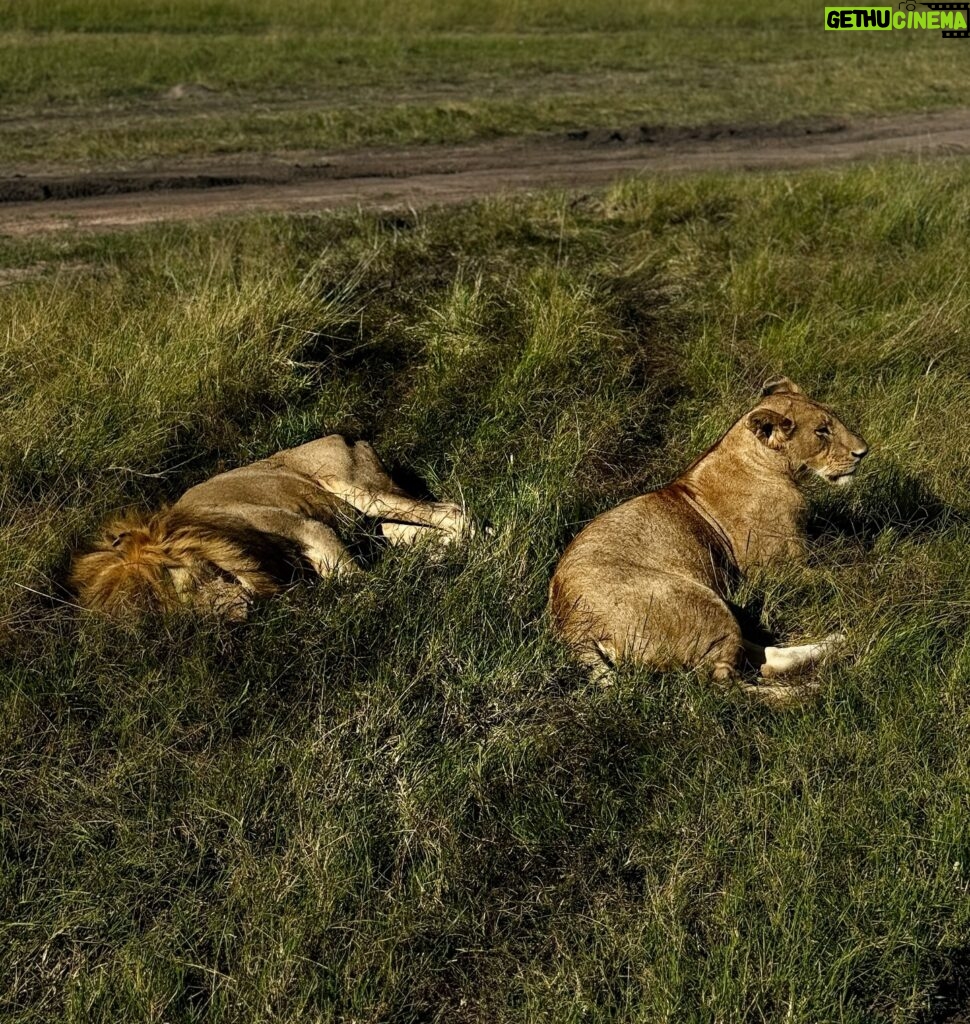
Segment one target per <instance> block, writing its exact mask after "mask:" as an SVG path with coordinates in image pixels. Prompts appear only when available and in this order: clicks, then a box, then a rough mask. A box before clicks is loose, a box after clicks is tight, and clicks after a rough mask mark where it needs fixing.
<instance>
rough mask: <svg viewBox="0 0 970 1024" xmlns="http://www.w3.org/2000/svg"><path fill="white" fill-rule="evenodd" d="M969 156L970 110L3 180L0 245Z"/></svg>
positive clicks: (596, 132)
mask: <svg viewBox="0 0 970 1024" xmlns="http://www.w3.org/2000/svg"><path fill="white" fill-rule="evenodd" d="M968 154H970V111H967V110H958V111H947V112H945V113H939V114H919V115H906V116H902V117H894V118H879V119H870V120H859V121H837V120H830V121H813V122H807V121H803V122H797V123H791V124H785V125H777V126H771V127H765V126H751V125H748V126H745V125H721V126H713V127H708V128H701V129H686V128H668V127H656V128H652V127H649V126H637V127H636V128H633V129H619V130H616V131H610V130H604V129H592V130H589V131H585V130H580V129H577V130H576V131H571V132H567V133H560V134H555V135H544V136H531V137H526V138H516V139H501V140H498V141H494V142H480V143H475V144H470V145H464V146H450V147H437V146H423V147H417V148H412V149H395V150H377V149H371V150H357V151H354V152H346V153H298V154H296V153H289V154H286V155H285V156H260V155H240V156H227V157H221V158H218V159H215V158H210V159H207V160H204V161H194V162H191V161H186V162H179V163H170V164H166V165H164V166H159V167H153V168H151V169H150V170H137V171H102V172H96V173H88V174H81V175H69V174H64V173H51V174H36V175H34V174H31V175H16V176H12V177H6V178H3V177H0V234H6V235H25V234H31V233H36V232H46V231H56V230H60V229H65V228H71V229H75V230H85V229H114V228H123V227H128V226H134V225H139V224H147V223H151V222H155V221H166V220H199V219H201V218H205V217H213V216H221V215H231V214H245V213H256V212H273V213H281V212H301V213H306V212H312V211H318V210H330V209H335V208H338V207H348V206H350V207H355V206H360V207H363V208H365V209H378V210H382V209H395V208H397V209H400V208H406V207H415V208H418V207H422V206H429V205H433V204H439V203H456V202H461V201H463V200H469V199H474V198H478V197H481V196H485V195H490V194H495V193H503V192H512V191H522V190H528V189H536V188H543V187H548V186H553V187H563V188H598V187H602V186H604V185H607V184H609V183H610V182H612V181H615V180H616V179H618V178H621V177H630V176H636V175H642V174H650V173H654V172H673V173H676V172H689V171H719V170H733V171H739V170H763V169H784V168H792V169H797V168H804V167H814V166H819V165H824V164H835V163H842V162H848V161H860V160H873V159H877V158H880V157H884V156H908V157H916V158H930V157H935V156H940V155H968Z"/></svg>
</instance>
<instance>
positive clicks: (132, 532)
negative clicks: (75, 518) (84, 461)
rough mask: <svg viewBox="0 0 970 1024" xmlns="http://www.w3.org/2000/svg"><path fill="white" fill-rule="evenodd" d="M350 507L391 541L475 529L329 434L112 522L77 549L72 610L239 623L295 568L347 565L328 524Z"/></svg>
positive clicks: (331, 570) (368, 454)
mask: <svg viewBox="0 0 970 1024" xmlns="http://www.w3.org/2000/svg"><path fill="white" fill-rule="evenodd" d="M355 509H356V510H357V511H358V512H361V513H363V514H364V515H365V516H368V517H371V518H373V519H377V520H379V521H381V526H380V529H381V532H382V533H383V535H384V537H385V538H387V540H388V541H389V542H390V543H392V544H410V543H413V542H414V541H416V540H417V539H418V538H419V537H421V536H428V535H431V536H434V537H435V538H437V540H438V541H439V542H443V543H445V544H449V543H451V542H453V541H455V540H458V539H460V538H463V537H466V536H469V535H470V534H471V533H472V532H473V531H472V525H471V523H470V521H469V520H468V519H467V518H466V516H465V514H464V512H463V511H462V509H461V508H460V507H459V506H458V505H455V504H451V503H448V502H428V501H420V500H418V499H417V498H415V497H413V496H412V495H410V494H408V493H407V492H406V491H405V490H403V489H402V488H401V487H399V486H398V485H397V484H396V483H394V481H393V480H392V479H391V478H390V476H389V475H388V473H387V470H386V469H385V468H384V466H383V465H382V463H381V461H380V459H379V458H378V456H377V453H376V452H375V451H374V449H373V448H372V447H371V446H370V445H369V444H368V443H367V442H366V441H357V442H356V443H351V442H349V441H348V440H347V439H346V438H344V437H343V436H341V435H340V434H331V435H329V436H327V437H322V438H320V439H318V440H316V441H311V442H309V443H308V444H304V445H301V446H300V447H298V448H291V449H288V450H286V451H281V452H278V453H277V454H275V455H273V456H271V457H270V458H268V459H262V460H261V461H259V462H254V463H251V464H250V465H247V466H242V467H240V468H238V469H233V470H230V471H229V472H226V473H220V474H219V475H218V476H214V477H212V478H211V479H209V480H206V481H205V482H204V483H201V484H198V485H197V486H195V487H192V488H190V489H189V490H188V491H186V492H185V494H183V495H182V497H181V498H179V499H178V501H176V502H175V504H174V505H172V506H171V507H170V508H169V509H167V510H165V511H162V512H160V513H157V514H156V515H153V516H141V515H135V516H130V517H127V518H122V519H119V520H116V521H114V522H112V523H110V524H109V525H108V526H107V527H106V529H105V530H104V533H103V535H102V536H101V538H100V540H98V541H97V542H96V543H95V544H94V545H93V547H92V548H91V550H89V551H87V552H85V553H83V554H79V555H77V556H75V558H74V560H73V563H72V567H71V571H70V577H69V584H70V586H71V587H72V589H73V590H74V591H75V593H76V594H77V598H78V603H79V604H80V605H81V606H82V607H84V608H88V609H93V610H95V611H99V612H103V613H106V614H108V615H109V616H113V617H126V616H129V615H131V614H132V613H136V612H149V611H156V612H170V611H173V610H175V609H178V608H186V607H189V608H192V609H194V610H197V611H202V612H206V613H212V614H215V615H217V616H221V617H224V618H227V619H231V620H241V619H245V618H246V617H247V615H248V611H249V608H250V605H251V604H252V603H253V601H254V600H256V599H258V598H262V597H266V596H269V595H272V594H276V593H278V592H279V591H280V590H281V589H282V588H283V587H284V586H286V585H287V584H288V583H290V582H292V580H293V579H294V578H296V576H297V575H299V573H300V572H301V570H307V569H308V570H309V571H310V572H312V573H314V574H316V575H317V576H330V575H334V574H340V573H347V572H352V571H354V570H355V569H356V563H355V562H354V561H353V559H352V558H351V556H350V553H349V552H348V550H347V548H346V547H345V546H344V544H343V543H342V542H341V540H340V539H339V537H338V536H337V533H336V532H335V530H334V526H336V525H338V524H339V523H340V522H346V521H347V520H348V519H349V517H350V516H351V515H352V514H353V510H355Z"/></svg>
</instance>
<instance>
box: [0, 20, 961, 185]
mask: <svg viewBox="0 0 970 1024" xmlns="http://www.w3.org/2000/svg"><path fill="white" fill-rule="evenodd" d="M965 50H966V46H965V44H964V43H962V42H961V41H959V40H956V41H954V40H943V39H941V38H940V37H939V33H936V32H905V31H903V32H896V31H894V32H886V33H868V32H856V33H851V32H850V33H835V32H826V31H824V29H823V11H822V8H821V7H819V6H818V5H817V4H816V3H815V2H814V0H798V2H797V3H791V4H785V5H781V6H777V7H776V8H768V7H766V6H765V5H764V4H762V3H758V2H755V0H738V2H737V3H732V4H730V5H712V4H708V3H702V2H700V0H687V2H685V3H678V4H672V3H668V2H665V0H653V2H652V3H650V4H642V3H612V2H611V3H604V2H597V3H592V2H585V3H579V2H570V3H566V4H564V3H561V2H552V0H537V2H533V3H530V4H525V3H520V2H512V0H503V2H502V3H498V2H491V3H485V2H479V3H471V4H469V3H464V2H463V3H457V2H446V3H442V2H438V0H435V2H432V0H416V2H414V3H409V4H406V5H404V4H399V3H390V2H387V0H369V2H365V3H355V4H351V3H346V2H344V0H330V2H326V3H321V2H317V0H312V2H311V0H286V2H281V3H273V4H271V3H269V2H267V0H242V2H237V3H232V4H229V3H217V2H212V3H204V4H200V3H198V2H196V0H191V2H189V0H173V2H170V3H166V4H156V5H152V7H151V9H150V10H146V5H145V4H143V3H140V2H137V0H97V2H88V3H80V2H78V0H51V2H44V3H40V2H36V0H24V2H21V3H18V4H16V5H10V9H9V10H8V11H6V12H5V17H4V21H3V25H2V27H0V113H2V114H3V118H2V123H0V149H2V152H3V158H2V163H3V165H4V166H5V167H6V169H7V172H8V173H9V171H10V170H11V169H16V168H18V167H23V168H26V167H29V166H31V165H36V164H38V163H42V164H47V165H49V164H51V163H54V164H58V163H72V162H82V163H87V164H92V165H94V164H99V163H107V164H119V163H121V164H123V163H128V162H131V161H143V160H149V161H150V160H154V159H162V158H165V157H171V156H177V155H200V154H202V155H204V154H215V153H233V152H241V151H255V152H266V151H271V150H291V151H294V150H301V149H304V150H305V149H321V148H323V149H326V148H333V147H347V146H357V145H369V144H385V145H386V144H398V143H427V142H458V141H464V140H468V139H487V138H493V137H496V136H500V135H513V134H520V133H523V132H526V133H527V132H533V131H548V130H555V129H560V130H562V129H569V128H576V127H602V126H607V127H616V126H629V125H635V124H639V123H648V124H658V123H663V124H703V123H709V122H730V123H737V122H749V123H750V122H769V123H770V122H780V121H788V120H792V119H797V118H803V117H826V118H831V117H844V116H856V115H865V114H873V113H893V112H901V111H921V110H931V109H943V108H948V107H949V108H952V107H960V106H962V105H964V104H965V102H966V95H967V92H968V86H970V77H968V75H970V73H968V71H967V67H968V65H967V61H966V59H965ZM177 86H183V87H184V86H188V87H190V92H189V95H187V96H183V97H182V98H180V99H172V98H170V96H169V93H170V90H172V89H173V88H174V87H177ZM192 89H195V90H196V93H195V94H193V93H192V91H191V90H192Z"/></svg>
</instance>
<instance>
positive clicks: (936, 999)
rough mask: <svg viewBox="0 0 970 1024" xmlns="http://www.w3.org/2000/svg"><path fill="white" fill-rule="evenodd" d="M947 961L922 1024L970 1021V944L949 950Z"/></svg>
mask: <svg viewBox="0 0 970 1024" xmlns="http://www.w3.org/2000/svg"><path fill="white" fill-rule="evenodd" d="M945 963H946V967H945V971H944V972H943V978H942V980H941V981H940V982H939V983H938V984H937V986H936V988H935V990H934V991H933V992H932V993H931V995H930V997H929V1004H930V1005H929V1009H928V1010H927V1011H926V1013H925V1014H924V1015H923V1016H922V1017H920V1024H970V946H959V947H957V948H955V949H951V950H948V951H947V955H946V961H945Z"/></svg>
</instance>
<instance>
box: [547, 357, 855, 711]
mask: <svg viewBox="0 0 970 1024" xmlns="http://www.w3.org/2000/svg"><path fill="white" fill-rule="evenodd" d="M868 450H869V447H868V445H867V444H866V442H865V441H864V440H863V438H862V437H860V436H859V435H858V434H855V433H853V432H852V431H851V430H849V429H848V427H846V426H845V424H844V423H842V421H841V420H840V419H839V418H838V417H837V416H836V415H835V414H834V413H833V412H832V410H831V409H828V408H827V407H826V406H824V405H821V404H819V403H818V402H815V401H813V400H812V399H810V398H809V397H808V396H807V395H806V394H805V393H804V392H803V391H802V389H801V388H800V387H798V386H797V385H796V384H793V383H792V382H791V381H790V380H788V378H787V377H782V378H779V379H776V380H771V381H769V382H768V383H766V384H765V386H764V389H763V391H762V398H761V400H760V401H759V402H758V404H757V405H756V406H755V407H754V408H753V409H752V410H750V411H749V412H748V413H746V414H745V415H744V416H742V417H741V419H739V420H738V421H737V423H735V424H734V426H732V427H731V429H730V430H728V431H727V433H726V434H724V436H723V437H721V439H720V440H719V441H717V442H716V443H715V444H714V445H713V446H712V447H711V448H709V449H708V450H707V451H706V452H704V454H703V455H701V456H700V458H698V459H697V460H696V461H695V462H693V463H692V464H691V465H690V466H689V467H688V468H687V469H686V470H685V471H684V472H683V473H682V474H681V475H680V476H679V477H678V478H677V479H676V480H674V482H673V483H671V484H668V485H667V486H666V487H663V488H661V489H660V490H656V491H651V492H649V493H648V494H643V495H641V496H640V497H636V498H633V499H632V500H630V501H627V502H624V503H623V504H622V505H618V506H617V507H615V508H613V509H610V510H609V511H607V512H604V513H603V514H602V515H600V516H597V517H596V518H595V519H594V520H593V521H592V522H591V523H589V524H588V525H587V526H586V527H585V528H584V529H583V530H582V531H581V532H580V533H579V534H578V535H577V536H576V537H575V538H574V539H573V541H572V543H571V544H569V546H568V547H567V548H566V551H565V552H564V553H563V556H562V558H561V559H560V561H559V563H558V565H557V566H556V569H555V572H554V574H553V577H552V581H551V583H550V588H549V605H550V612H551V617H552V621H553V627H554V629H555V630H556V631H557V633H558V634H559V635H560V637H561V638H562V639H563V640H564V641H565V642H566V643H567V645H568V646H569V647H570V648H571V649H572V651H573V653H574V654H575V655H576V657H577V658H578V660H579V661H580V662H582V663H583V664H585V665H586V666H587V667H588V668H590V669H591V670H593V672H594V674H596V675H597V676H602V675H603V674H604V673H609V672H610V671H612V669H613V668H614V667H615V666H616V665H617V664H619V663H620V662H634V663H638V664H641V665H648V666H652V667H654V668H660V669H666V668H673V667H678V666H679V667H687V668H699V669H701V670H703V671H704V672H705V673H706V674H709V675H711V676H713V679H714V680H715V681H716V682H718V683H720V684H723V685H731V686H738V687H740V688H741V689H743V690H744V691H745V692H746V693H748V694H749V695H751V696H754V697H757V698H760V699H762V700H764V701H766V702H768V703H774V704H785V703H789V702H791V701H794V700H797V699H802V698H804V697H807V696H809V695H810V694H812V693H814V692H816V690H817V689H818V685H817V683H814V682H812V681H805V682H803V683H802V684H801V685H799V684H798V683H797V682H795V681H793V680H785V679H778V677H784V676H787V675H789V674H795V673H799V672H804V671H805V670H806V669H809V668H811V667H812V666H813V665H815V664H816V663H818V662H820V661H821V660H823V659H824V658H827V657H830V656H831V655H832V654H833V653H834V652H835V651H836V650H837V649H838V648H839V647H840V646H841V645H842V644H843V643H844V641H845V638H844V637H843V636H841V635H840V634H834V635H832V636H829V637H826V638H825V639H824V640H822V641H819V642H817V643H810V644H803V645H799V646H792V647H771V646H769V647H763V646H760V645H759V644H756V643H754V642H753V641H751V640H748V639H746V638H745V637H744V636H743V635H742V631H741V625H740V623H739V622H738V619H737V618H736V617H735V615H734V613H733V612H732V611H731V608H730V607H729V606H728V604H727V602H726V597H727V595H728V593H729V591H730V589H731V588H732V587H733V586H734V585H735V584H736V583H737V582H738V580H739V579H740V578H741V577H742V576H743V575H744V574H745V573H747V572H748V571H749V570H751V569H752V568H753V567H755V566H761V565H765V564H768V563H771V562H776V561H786V560H800V559H802V558H803V557H804V556H805V554H806V553H807V542H806V536H805V520H806V508H807V506H806V501H805V496H804V489H805V487H806V485H807V483H808V481H809V480H810V479H811V478H813V476H817V477H822V479H824V480H826V481H827V482H829V483H830V484H835V485H845V484H848V483H849V482H851V481H852V480H853V478H854V476H855V474H856V471H857V470H858V468H859V465H860V464H861V462H862V459H863V458H864V457H865V455H866V453H867V452H868ZM745 661H748V662H750V663H753V664H754V665H755V666H756V667H758V668H759V669H760V678H759V680H758V682H756V683H750V682H745V681H743V679H742V678H741V673H742V668H743V666H744V664H745ZM768 680H771V681H770V682H769V681H768Z"/></svg>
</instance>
